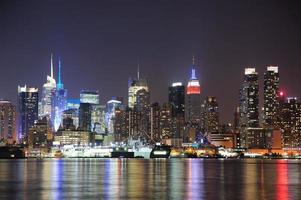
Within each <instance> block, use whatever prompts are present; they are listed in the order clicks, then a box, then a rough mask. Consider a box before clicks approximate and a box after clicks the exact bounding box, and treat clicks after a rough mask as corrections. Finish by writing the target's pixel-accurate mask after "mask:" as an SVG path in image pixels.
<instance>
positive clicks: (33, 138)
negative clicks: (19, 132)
mask: <svg viewBox="0 0 301 200" xmlns="http://www.w3.org/2000/svg"><path fill="white" fill-rule="evenodd" d="M52 140H53V134H52V128H51V126H50V124H49V120H47V117H43V118H42V119H39V120H37V121H36V122H35V123H34V125H33V126H32V127H31V128H30V129H29V137H28V145H29V147H31V148H47V147H50V146H51V143H52Z"/></svg>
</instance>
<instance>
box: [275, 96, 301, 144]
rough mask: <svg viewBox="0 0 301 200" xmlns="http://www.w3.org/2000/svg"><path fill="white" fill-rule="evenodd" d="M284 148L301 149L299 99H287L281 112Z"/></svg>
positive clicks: (300, 107)
mask: <svg viewBox="0 0 301 200" xmlns="http://www.w3.org/2000/svg"><path fill="white" fill-rule="evenodd" d="M280 119H281V123H280V128H281V132H282V147H283V148H289V149H290V148H300V147H301V103H300V102H298V101H297V98H292V97H290V98H287V102H285V103H283V104H282V106H281V112H280Z"/></svg>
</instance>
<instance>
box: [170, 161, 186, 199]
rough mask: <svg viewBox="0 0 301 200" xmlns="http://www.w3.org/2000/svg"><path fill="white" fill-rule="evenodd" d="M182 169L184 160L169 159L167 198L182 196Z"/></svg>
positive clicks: (180, 197) (179, 197)
mask: <svg viewBox="0 0 301 200" xmlns="http://www.w3.org/2000/svg"><path fill="white" fill-rule="evenodd" d="M184 170H185V168H184V162H183V161H182V160H176V159H173V160H170V174H169V180H168V182H169V183H170V194H168V195H169V199H176V198H178V199H183V198H184V196H183V193H184V187H185V182H184V181H183V179H184Z"/></svg>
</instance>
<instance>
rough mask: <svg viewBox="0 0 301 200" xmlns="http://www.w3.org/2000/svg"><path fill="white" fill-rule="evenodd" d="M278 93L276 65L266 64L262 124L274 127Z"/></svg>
mask: <svg viewBox="0 0 301 200" xmlns="http://www.w3.org/2000/svg"><path fill="white" fill-rule="evenodd" d="M278 94H279V73H278V67H277V66H268V67H267V71H266V72H265V74H264V125H265V126H268V127H275V126H276V121H277V109H278V107H279V102H278V98H279V97H278Z"/></svg>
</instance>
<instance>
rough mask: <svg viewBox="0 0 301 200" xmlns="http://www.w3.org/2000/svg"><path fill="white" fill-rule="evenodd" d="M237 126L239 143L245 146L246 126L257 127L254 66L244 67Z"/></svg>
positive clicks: (256, 86)
mask: <svg viewBox="0 0 301 200" xmlns="http://www.w3.org/2000/svg"><path fill="white" fill-rule="evenodd" d="M239 101H240V102H239V103H240V107H239V113H240V119H239V123H240V124H239V128H240V139H241V142H240V145H241V146H242V147H245V146H247V140H248V138H247V137H248V132H247V129H248V128H258V127H259V112H258V104H259V86H258V73H257V72H256V70H255V68H246V69H245V73H244V79H243V84H242V87H241V89H240V98H239Z"/></svg>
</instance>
